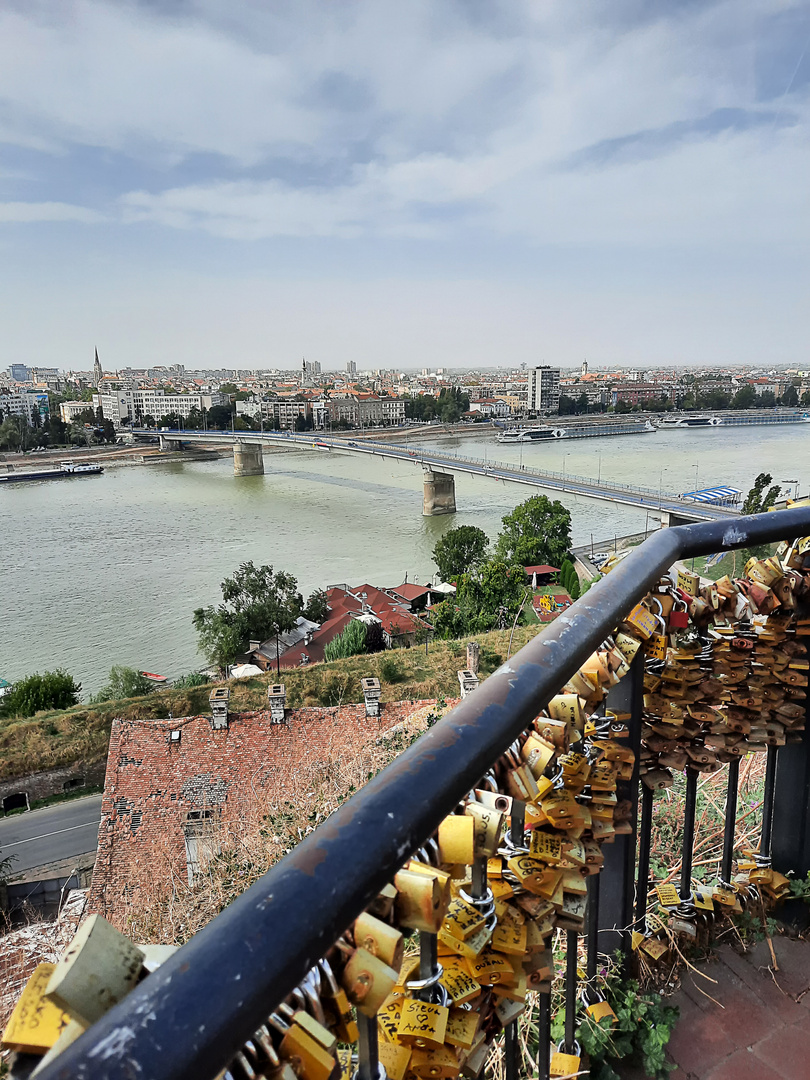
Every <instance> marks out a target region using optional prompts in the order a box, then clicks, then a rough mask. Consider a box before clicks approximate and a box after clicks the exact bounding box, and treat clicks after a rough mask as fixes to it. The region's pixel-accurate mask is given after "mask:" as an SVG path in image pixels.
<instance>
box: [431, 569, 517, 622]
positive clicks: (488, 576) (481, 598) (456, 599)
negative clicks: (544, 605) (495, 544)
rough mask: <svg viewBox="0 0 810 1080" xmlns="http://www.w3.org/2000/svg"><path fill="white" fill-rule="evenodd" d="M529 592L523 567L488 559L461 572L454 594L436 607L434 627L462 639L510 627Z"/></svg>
mask: <svg viewBox="0 0 810 1080" xmlns="http://www.w3.org/2000/svg"><path fill="white" fill-rule="evenodd" d="M525 595H526V574H525V572H524V570H523V567H522V566H514V565H512V566H510V565H508V564H507V563H505V562H499V561H495V562H488V563H484V565H483V566H481V567H479V568H478V569H477V570H474V571H473V572H472V573H469V574H462V575H461V578H460V579H459V581H458V583H457V588H456V594H455V596H451V597H449V598H448V599H447V600H445V601H443V603H441V604H439V605H438V606H437V607H436V608H434V610H433V626H434V629H435V630H436V633H437V635H438V636H439V637H442V638H459V637H464V636H465V635H467V634H479V633H483V632H485V631H487V630H493V629H496V628H497V629H504V628H505V627H507V626H511V625H512V622H513V621H514V618H515V616H516V615H517V613H518V610H519V609H520V606H521V604H522V602H523V599H524V597H525Z"/></svg>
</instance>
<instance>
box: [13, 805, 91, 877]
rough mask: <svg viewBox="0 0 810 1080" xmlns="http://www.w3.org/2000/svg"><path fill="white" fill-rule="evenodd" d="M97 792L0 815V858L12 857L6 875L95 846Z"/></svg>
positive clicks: (71, 855) (80, 852)
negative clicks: (22, 811) (37, 807)
mask: <svg viewBox="0 0 810 1080" xmlns="http://www.w3.org/2000/svg"><path fill="white" fill-rule="evenodd" d="M100 818H101V796H100V795H88V796H86V797H85V798H83V799H71V800H70V801H69V802H63V803H57V804H56V805H55V806H45V807H43V808H42V809H41V810H32V811H30V812H29V813H24V814H12V815H11V816H10V817H7V818H2V819H0V859H6V858H9V857H11V858H12V859H13V861H12V863H11V868H10V870H9V875H10V876H11V877H12V878H13V877H16V875H17V874H20V873H21V872H22V871H24V870H32V869H34V867H37V866H45V865H46V864H48V863H52V862H59V861H60V860H62V859H71V858H73V857H74V856H75V855H86V854H87V853H88V852H90V851H95V850H96V847H97V846H98V824H99V820H100Z"/></svg>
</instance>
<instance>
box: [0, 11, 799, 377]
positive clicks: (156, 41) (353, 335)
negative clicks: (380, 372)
mask: <svg viewBox="0 0 810 1080" xmlns="http://www.w3.org/2000/svg"><path fill="white" fill-rule="evenodd" d="M809 42H810V4H808V3H807V2H803V3H798V2H792V0H730V2H717V3H715V2H712V0H694V2H691V0H648V2H646V3H645V2H642V0H635V2H634V0H609V2H607V3H606V2H605V0H575V2H572V0H556V2H553V3H552V2H546V0H534V2H530V0H457V2H453V0H395V2H394V0H392V2H389V0H358V2H352V0H320V2H317V3H312V2H309V0H286V2H275V0H239V2H238V3H235V2H233V0H141V2H137V0H0V291H1V293H2V302H0V314H1V317H0V367H5V366H6V365H7V364H8V363H11V362H27V363H32V364H54V365H57V366H59V367H63V368H74V369H86V368H88V367H89V366H90V364H91V362H92V354H93V348H94V347H95V346H96V345H97V346H98V349H99V353H100V355H101V358H102V361H103V363H104V366H105V369H107V370H114V369H116V368H118V367H123V366H127V365H134V366H142V365H147V364H160V363H184V364H185V365H186V366H187V367H195V366H200V367H216V366H225V367H250V368H252V367H275V366H282V367H289V366H293V365H297V364H300V360H301V357H306V358H307V359H312V360H319V361H320V362H321V364H322V365H323V367H324V368H325V369H326V368H339V367H341V368H342V367H344V366H345V363H346V361H347V360H355V361H357V363H358V365H359V366H360V367H361V368H365V367H394V368H407V367H422V366H438V365H445V366H450V367H458V366H476V365H487V366H490V365H497V364H502V365H504V366H511V365H513V364H518V363H521V362H526V363H528V364H533V363H542V362H546V363H553V364H560V365H562V366H566V365H571V364H578V363H579V362H581V360H582V359H583V358H586V357H587V359H588V360H589V361H590V362H591V364H592V365H594V366H599V365H606V364H613V363H619V362H624V363H630V364H635V365H643V366H651V365H657V364H678V363H688V364H703V363H721V364H731V363H740V362H744V363H756V364H763V365H766V366H767V365H769V364H774V363H790V364H797V365H800V366H802V367H809V366H810V356H808V345H807V342H808V321H810V320H808V311H809V310H810V303H808V300H809V299H810V295H809V290H808V264H809V263H810V248H809V247H808V240H810V146H809V144H808V118H809V116H810V110H809V108H808V106H809V105H810V50H808V43H809Z"/></svg>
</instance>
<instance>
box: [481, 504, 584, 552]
mask: <svg viewBox="0 0 810 1080" xmlns="http://www.w3.org/2000/svg"><path fill="white" fill-rule="evenodd" d="M502 524H503V529H502V531H501V534H500V536H499V537H498V542H497V547H496V551H497V555H498V558H499V559H502V560H503V561H504V562H509V563H518V564H519V565H520V566H539V565H541V564H543V563H548V564H550V565H551V566H561V565H562V561H563V559H564V558H565V557H566V556H567V555H568V552H569V551H570V550H571V515H570V513H569V512H568V510H566V508H565V507H564V506H563V504H562V503H561V502H558V501H557V500H556V499H555V500H554V501H553V502H552V501H551V500H550V499H548V498H547V497H546V496H545V495H533V496H532V498H530V499H527V500H526V502H524V503H521V504H520V505H519V506H516V507H515V509H514V510H513V511H512V513H511V514H507V515H506V516H505V517H504V518H502Z"/></svg>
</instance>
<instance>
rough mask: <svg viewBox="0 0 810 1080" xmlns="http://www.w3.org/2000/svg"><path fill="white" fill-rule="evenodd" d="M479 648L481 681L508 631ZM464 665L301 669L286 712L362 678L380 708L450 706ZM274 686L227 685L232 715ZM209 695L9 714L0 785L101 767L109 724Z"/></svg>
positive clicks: (288, 677)
mask: <svg viewBox="0 0 810 1080" xmlns="http://www.w3.org/2000/svg"><path fill="white" fill-rule="evenodd" d="M536 630H537V627H536V626H535V627H534V629H532V628H529V627H518V629H517V630H516V632H515V639H514V644H513V649H512V651H513V652H515V651H516V650H517V649H519V648H520V647H521V646H523V645H525V644H526V642H527V641H528V640H529V638H531V637H532V636H533V635H534V633H535V632H536ZM478 641H479V643H480V645H481V659H480V671H481V673H482V675H487V674H489V673H490V672H492V671H494V670H495V668H496V667H497V666H498V665H499V664H500V663H501V661H502V659H503V657H504V656H506V652H507V648H508V643H509V631H508V630H507V631H502V632H495V633H491V634H485V635H482V636H480V637H479V638H478ZM391 662H394V663H395V664H396V665H397V674H396V676H395V677H394V678H389V677H388V676H387V675H386V671H389V668H388V664H390V663H391ZM466 663H467V654H466V646H465V643H463V642H460V641H446V642H445V641H435V642H434V643H433V644H432V645H431V647H430V654H429V655H428V656H426V655H425V651H424V649H400V650H397V652H396V653H395V654H392V653H390V652H379V653H374V654H362V655H360V656H352V657H349V658H348V659H345V660H336V661H334V662H332V663H324V664H307V665H306V666H304V667H300V668H295V669H293V670H290V671H285V672H284V683H285V685H286V687H287V702H288V704H289V706H290V707H291V708H298V707H300V706H317V705H327V704H331V703H333V702H331V700H330V693H331V690H330V687H333V686H334V681H335V680H341V682H342V683H344V684H345V685H346V686H347V687H348V688H349V691H348V692H346V693H344V697H343V700H344V701H357V700H361V695H360V679H361V678H365V677H369V678H375V677H376V678H379V679H380V682H381V683H382V684H383V700H384V701H404V700H410V699H423V698H424V699H428V698H430V699H435V698H441V697H447V698H452V697H456V696H457V695H458V677H457V675H456V672H457V671H458V670H459V669H460V668H463V667H465V666H466ZM275 681H276V673H275V671H272V672H268V673H267V674H265V675H261V676H259V675H256V676H254V677H253V678H249V679H239V680H237V681H234V682H231V683H229V684H228V685H229V686H230V691H231V699H230V700H231V708H232V709H234V710H235V711H240V710H243V711H248V710H251V709H263V708H265V707H266V705H267V686H268V683H271V682H275ZM352 688H354V689H353V692H352ZM210 690H211V686H210V684H204V685H200V686H195V687H191V688H181V687H179V686H174V687H169V688H167V689H157V690H155V691H154V692H153V693H151V694H147V695H145V696H143V697H135V698H131V699H129V700H128V701H127V700H124V701H105V702H99V703H97V704H91V705H76V706H73V707H72V708H69V709H58V710H50V711H47V712H41V713H39V714H38V715H37V716H35V717H34V716H32V717H28V718H22V717H15V716H14V715H13V714H11V715H8V714H7V715H4V716H0V777H11V776H26V775H28V774H29V773H32V772H38V771H40V770H42V769H54V768H58V767H60V766H64V765H70V764H72V763H73V762H76V761H86V762H88V763H91V762H93V761H99V760H100V759H102V758H103V757H104V755H105V754H106V753H107V742H108V739H109V734H110V726H111V724H112V721H113V718H114V717H121V718H123V719H125V720H149V719H158V718H163V717H166V716H168V714H169V713H172V715H173V716H195V715H198V714H201V713H207V712H208V695H209V693H210Z"/></svg>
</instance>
